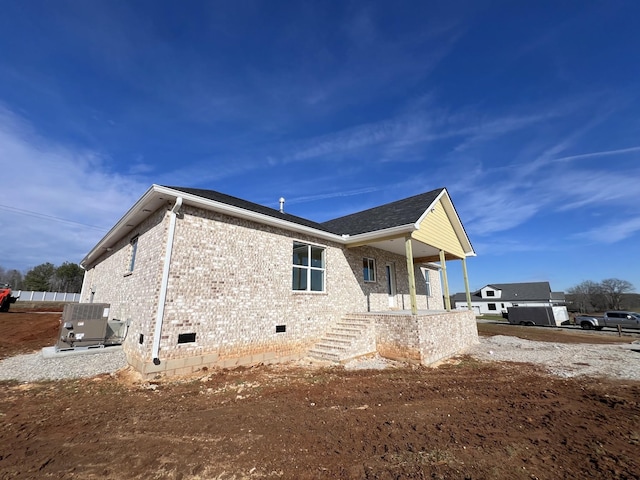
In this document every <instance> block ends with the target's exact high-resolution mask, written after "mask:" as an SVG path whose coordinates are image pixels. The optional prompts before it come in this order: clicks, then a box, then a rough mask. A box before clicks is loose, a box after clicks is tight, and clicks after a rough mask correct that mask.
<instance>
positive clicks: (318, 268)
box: [292, 242, 324, 292]
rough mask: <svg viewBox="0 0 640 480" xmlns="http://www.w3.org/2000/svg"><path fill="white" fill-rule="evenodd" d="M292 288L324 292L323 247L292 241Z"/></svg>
mask: <svg viewBox="0 0 640 480" xmlns="http://www.w3.org/2000/svg"><path fill="white" fill-rule="evenodd" d="M292 289H293V290H296V291H303V292H324V248H323V247H318V246H316V245H309V244H306V243H300V242H293V274H292Z"/></svg>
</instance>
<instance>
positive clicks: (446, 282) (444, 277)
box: [440, 250, 451, 312]
mask: <svg viewBox="0 0 640 480" xmlns="http://www.w3.org/2000/svg"><path fill="white" fill-rule="evenodd" d="M440 267H442V280H444V307H445V308H446V310H447V312H450V311H451V298H449V279H448V278H447V262H446V261H445V258H444V250H440Z"/></svg>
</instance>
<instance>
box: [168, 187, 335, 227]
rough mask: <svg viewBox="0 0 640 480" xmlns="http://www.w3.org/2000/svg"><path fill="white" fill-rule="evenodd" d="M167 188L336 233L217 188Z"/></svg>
mask: <svg viewBox="0 0 640 480" xmlns="http://www.w3.org/2000/svg"><path fill="white" fill-rule="evenodd" d="M166 188H171V189H173V190H178V191H180V192H184V193H189V194H191V195H197V196H198V197H202V198H206V199H208V200H213V201H215V202H220V203H224V204H226V205H232V206H234V207H238V208H242V209H244V210H249V211H251V212H255V213H261V214H263V215H267V216H269V217H274V218H279V219H281V220H286V221H288V222H292V223H297V224H298V225H304V226H305V227H311V228H316V229H318V230H322V231H325V232H330V233H334V232H331V230H329V229H327V228H326V227H324V226H323V225H322V224H320V223H317V222H313V221H311V220H307V219H306V218H302V217H297V216H295V215H290V214H288V213H286V212H285V213H282V212H280V210H276V209H274V208H269V207H265V206H264V205H260V204H258V203H253V202H249V201H247V200H243V199H241V198H238V197H232V196H231V195H227V194H225V193H220V192H216V191H215V190H203V189H200V188H187V187H169V186H166Z"/></svg>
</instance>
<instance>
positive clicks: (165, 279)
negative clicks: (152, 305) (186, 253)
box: [151, 197, 182, 365]
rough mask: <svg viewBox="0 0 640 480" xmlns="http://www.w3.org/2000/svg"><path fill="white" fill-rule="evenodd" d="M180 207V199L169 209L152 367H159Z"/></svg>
mask: <svg viewBox="0 0 640 480" xmlns="http://www.w3.org/2000/svg"><path fill="white" fill-rule="evenodd" d="M181 206H182V197H178V198H176V203H175V205H174V206H173V208H172V209H171V214H170V215H171V216H170V217H169V232H168V233H167V247H166V249H165V252H164V266H163V268H162V280H161V283H160V298H158V312H157V314H156V328H155V331H154V332H153V347H152V349H151V358H152V359H153V363H154V365H160V359H159V358H158V354H159V352H160V337H161V336H162V320H163V319H164V306H165V302H166V299H167V285H168V284H169V267H170V266H171V253H172V252H173V237H174V234H175V231H176V217H177V216H178V210H180V207H181Z"/></svg>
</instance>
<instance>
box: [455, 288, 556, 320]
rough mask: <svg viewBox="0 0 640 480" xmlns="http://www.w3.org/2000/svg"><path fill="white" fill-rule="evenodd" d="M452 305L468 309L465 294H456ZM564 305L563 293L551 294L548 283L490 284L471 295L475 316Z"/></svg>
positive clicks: (459, 308)
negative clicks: (509, 310)
mask: <svg viewBox="0 0 640 480" xmlns="http://www.w3.org/2000/svg"><path fill="white" fill-rule="evenodd" d="M453 304H454V305H455V308H456V309H458V310H464V309H467V308H468V303H467V297H466V294H465V293H456V294H455V295H454V296H453ZM564 304H565V298H564V292H552V291H551V286H550V285H549V282H529V283H492V284H490V285H486V286H484V287H482V288H481V289H480V290H478V291H477V292H474V293H472V294H471V308H472V309H473V311H474V313H475V314H476V315H484V314H501V313H506V312H507V309H508V308H509V307H555V306H562V305H564Z"/></svg>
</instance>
